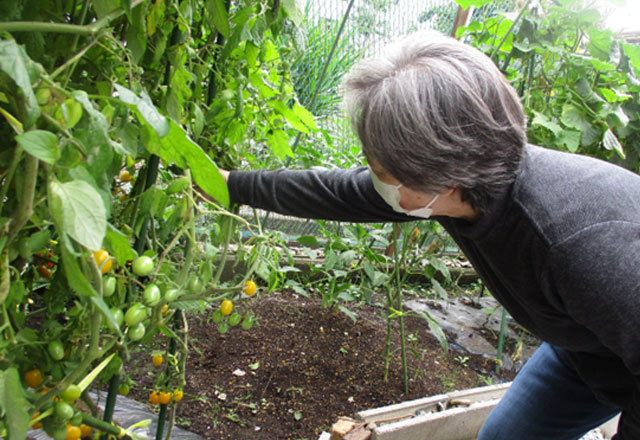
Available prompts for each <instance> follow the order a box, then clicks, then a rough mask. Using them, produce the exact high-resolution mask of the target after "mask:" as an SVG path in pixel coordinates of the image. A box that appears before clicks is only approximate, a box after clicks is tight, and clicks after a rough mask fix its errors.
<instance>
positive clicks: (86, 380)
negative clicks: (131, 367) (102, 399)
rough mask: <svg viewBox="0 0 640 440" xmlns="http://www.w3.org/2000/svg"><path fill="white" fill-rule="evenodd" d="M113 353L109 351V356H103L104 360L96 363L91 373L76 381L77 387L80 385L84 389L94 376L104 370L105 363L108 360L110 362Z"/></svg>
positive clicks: (106, 363)
mask: <svg viewBox="0 0 640 440" xmlns="http://www.w3.org/2000/svg"><path fill="white" fill-rule="evenodd" d="M115 355H116V354H115V353H111V354H110V355H109V356H107V357H106V358H104V360H103V361H102V362H100V364H98V366H97V367H96V368H94V369H93V370H92V371H91V373H89V374H87V375H86V376H85V377H84V378H83V379H82V380H81V381H80V382H78V387H80V389H81V390H82V391H84V390H86V389H87V387H88V386H89V385H91V382H93V381H94V380H95V378H96V377H98V374H100V372H101V371H102V370H104V369H105V367H106V366H107V365H109V362H111V358H112V357H114V356H115Z"/></svg>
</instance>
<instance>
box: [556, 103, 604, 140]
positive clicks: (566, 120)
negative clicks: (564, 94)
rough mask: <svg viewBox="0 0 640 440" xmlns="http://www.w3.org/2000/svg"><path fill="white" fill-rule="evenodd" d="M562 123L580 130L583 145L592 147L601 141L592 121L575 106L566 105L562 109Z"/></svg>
mask: <svg viewBox="0 0 640 440" xmlns="http://www.w3.org/2000/svg"><path fill="white" fill-rule="evenodd" d="M561 121H562V123H563V124H565V125H566V126H568V127H570V128H576V129H578V130H580V132H581V133H582V136H581V137H580V142H581V144H582V145H591V144H593V143H594V142H596V141H597V140H599V136H600V133H599V131H598V130H596V128H594V126H593V124H592V123H591V121H590V120H589V119H588V118H587V117H586V115H585V114H584V112H583V111H582V110H581V109H580V108H579V107H577V106H575V105H574V104H569V103H568V104H565V105H564V106H563V107H562V116H561Z"/></svg>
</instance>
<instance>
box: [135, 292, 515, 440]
mask: <svg viewBox="0 0 640 440" xmlns="http://www.w3.org/2000/svg"><path fill="white" fill-rule="evenodd" d="M252 304H253V309H254V313H255V314H256V316H257V318H258V325H257V326H256V327H254V328H253V329H252V330H251V331H244V330H242V329H241V328H240V326H238V327H234V328H231V329H230V330H229V332H228V333H227V334H224V335H220V334H219V333H218V331H217V327H216V325H215V324H213V323H209V322H208V321H207V319H206V316H204V315H199V316H198V317H195V318H192V319H191V320H190V324H189V325H190V329H189V335H190V340H191V344H192V345H191V347H192V349H191V350H190V353H191V354H190V358H189V359H188V362H187V385H186V388H185V390H184V391H185V398H184V400H183V401H182V402H181V404H180V405H179V410H178V414H177V422H178V424H179V425H180V426H181V427H183V428H185V429H187V430H190V431H192V432H196V433H198V434H201V435H202V436H203V437H204V438H206V439H278V440H279V439H309V440H312V439H317V438H318V436H319V434H320V433H321V432H322V431H328V430H329V429H330V427H331V425H332V424H333V423H334V422H336V421H337V419H338V417H340V416H353V415H354V414H355V413H356V412H357V411H359V410H364V409H369V408H375V407H378V406H382V405H387V404H392V403H397V402H401V401H405V400H410V399H415V398H420V397H425V396H429V395H434V394H439V393H442V392H448V391H451V390H454V389H465V388H472V387H476V386H483V385H487V384H488V383H491V382H493V383H497V382H498V381H502V380H507V379H510V377H506V378H493V377H491V376H490V373H489V370H492V369H493V365H492V364H491V362H487V361H486V359H484V358H482V357H479V356H473V355H469V354H466V353H462V352H456V351H452V352H450V353H449V355H448V356H447V357H445V356H444V353H443V350H442V348H441V347H440V346H439V344H438V343H437V342H436V340H435V339H434V338H433V337H432V336H431V335H430V334H429V333H428V330H427V328H428V326H427V323H426V322H425V321H423V320H421V319H417V318H409V319H407V320H406V334H407V335H410V336H408V338H407V339H408V340H409V341H410V342H409V343H408V346H409V350H407V357H408V359H407V361H408V365H409V367H408V372H409V377H410V378H411V380H410V383H409V392H408V393H405V392H404V389H403V382H402V367H401V362H400V350H399V325H398V323H397V322H394V325H393V335H394V336H393V340H392V350H393V356H392V358H391V366H390V369H389V378H388V380H386V381H385V378H384V373H385V360H384V353H385V340H386V331H387V328H386V321H385V320H384V318H383V316H382V310H381V309H380V308H376V307H359V308H354V309H353V311H354V312H355V313H356V314H357V315H358V319H357V322H356V323H355V324H354V322H353V321H352V320H351V319H350V318H349V317H347V316H346V315H345V314H344V313H342V312H340V311H335V312H334V311H329V310H326V309H323V307H322V305H321V302H320V301H319V300H312V299H306V298H302V297H298V296H296V295H294V294H289V293H279V294H275V295H270V296H268V297H263V298H260V299H257V300H255V301H252ZM139 370H140V371H141V373H140V377H138V378H136V380H137V382H138V386H137V387H136V388H135V389H137V390H138V392H139V394H140V395H139V396H138V395H136V396H135V397H136V398H137V400H139V401H145V400H146V396H147V393H148V391H145V386H146V387H150V379H149V378H148V376H146V377H145V374H144V372H143V370H145V369H144V368H140V369H139ZM234 372H235V373H234Z"/></svg>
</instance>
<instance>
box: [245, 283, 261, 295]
mask: <svg viewBox="0 0 640 440" xmlns="http://www.w3.org/2000/svg"><path fill="white" fill-rule="evenodd" d="M257 289H258V286H256V283H255V282H253V281H252V280H249V281H247V282H246V283H244V287H243V288H242V290H243V291H244V293H245V294H246V295H247V296H253V295H254V294H255V293H256V290H257Z"/></svg>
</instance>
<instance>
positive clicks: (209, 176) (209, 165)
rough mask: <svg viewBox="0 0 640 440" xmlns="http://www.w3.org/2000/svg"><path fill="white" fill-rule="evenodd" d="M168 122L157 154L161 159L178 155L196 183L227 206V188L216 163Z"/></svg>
mask: <svg viewBox="0 0 640 440" xmlns="http://www.w3.org/2000/svg"><path fill="white" fill-rule="evenodd" d="M169 123H170V126H171V129H170V131H169V134H168V135H167V136H165V137H163V138H161V139H160V151H159V152H158V155H159V156H160V157H161V158H162V159H163V160H166V159H165V157H174V156H176V155H180V156H181V157H182V158H183V159H184V160H185V161H186V164H187V166H188V167H189V169H190V170H191V174H192V175H193V180H194V181H195V182H196V184H197V185H198V186H199V187H200V188H201V189H202V190H203V191H204V192H206V193H207V194H208V195H209V196H211V197H213V198H214V199H216V200H217V201H218V203H220V204H221V205H223V206H226V207H228V206H229V190H228V189H227V184H226V182H225V180H224V177H222V174H220V171H219V170H218V167H217V166H216V164H215V163H214V162H213V160H211V158H210V157H209V156H208V155H207V154H206V153H205V152H204V151H203V150H202V148H200V146H199V145H198V144H196V143H195V142H193V141H192V140H191V139H189V137H188V136H187V133H185V131H184V130H183V129H182V127H180V126H179V125H178V124H176V123H175V122H173V121H169Z"/></svg>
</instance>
